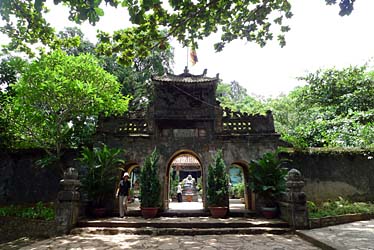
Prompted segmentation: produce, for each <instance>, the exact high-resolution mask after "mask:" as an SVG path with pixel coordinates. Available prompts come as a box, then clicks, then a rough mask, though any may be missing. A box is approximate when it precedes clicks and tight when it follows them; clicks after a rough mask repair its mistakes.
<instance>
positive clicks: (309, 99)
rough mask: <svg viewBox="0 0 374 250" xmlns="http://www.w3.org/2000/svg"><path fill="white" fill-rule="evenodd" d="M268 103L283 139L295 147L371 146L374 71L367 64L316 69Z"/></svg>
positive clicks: (373, 110) (373, 129)
mask: <svg viewBox="0 0 374 250" xmlns="http://www.w3.org/2000/svg"><path fill="white" fill-rule="evenodd" d="M299 79H300V80H304V81H306V82H307V85H306V86H304V87H299V88H297V89H295V90H294V91H292V92H291V93H290V94H289V95H287V96H283V97H280V98H277V99H275V100H272V101H271V102H269V103H268V105H269V106H270V107H271V109H272V110H273V111H274V118H275V124H276V128H277V131H278V132H281V134H282V137H283V139H285V140H287V141H289V142H291V143H292V144H294V146H298V147H326V146H327V147H373V146H374V144H373V138H374V126H373V124H374V115H373V114H374V101H373V98H372V96H373V95H374V73H373V72H370V71H368V69H367V67H366V66H363V67H348V68H344V69H341V70H338V69H334V68H333V69H325V70H318V71H316V72H315V73H310V74H308V75H306V76H304V77H301V78H299Z"/></svg>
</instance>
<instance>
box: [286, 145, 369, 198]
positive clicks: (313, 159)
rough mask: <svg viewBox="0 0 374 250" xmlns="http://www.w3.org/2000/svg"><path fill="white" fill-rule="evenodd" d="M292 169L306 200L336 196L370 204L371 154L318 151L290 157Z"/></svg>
mask: <svg viewBox="0 0 374 250" xmlns="http://www.w3.org/2000/svg"><path fill="white" fill-rule="evenodd" d="M290 156H291V159H292V160H293V163H292V167H293V168H296V169H298V170H300V172H301V173H302V175H303V176H304V178H305V181H306V186H305V188H304V191H305V193H306V195H307V199H308V200H312V201H316V202H319V201H325V200H328V199H336V198H338V197H339V196H341V197H343V198H346V199H350V200H356V201H374V158H373V156H374V151H372V152H370V151H369V152H368V151H364V150H351V151H338V150H318V149H313V150H309V151H295V152H293V153H291V154H290Z"/></svg>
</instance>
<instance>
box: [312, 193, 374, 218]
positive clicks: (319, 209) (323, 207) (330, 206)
mask: <svg viewBox="0 0 374 250" xmlns="http://www.w3.org/2000/svg"><path fill="white" fill-rule="evenodd" d="M307 206H308V212H309V217H310V218H322V217H327V216H337V215H343V214H357V213H374V204H372V203H365V202H350V201H348V200H345V199H343V198H342V197H339V198H338V199H337V200H336V201H326V202H323V203H322V204H320V205H318V206H317V205H316V204H315V203H314V202H312V201H308V202H307Z"/></svg>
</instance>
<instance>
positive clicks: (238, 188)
mask: <svg viewBox="0 0 374 250" xmlns="http://www.w3.org/2000/svg"><path fill="white" fill-rule="evenodd" d="M231 192H232V196H234V197H235V198H244V192H245V185H244V183H243V182H241V183H237V184H235V185H233V186H232V187H231Z"/></svg>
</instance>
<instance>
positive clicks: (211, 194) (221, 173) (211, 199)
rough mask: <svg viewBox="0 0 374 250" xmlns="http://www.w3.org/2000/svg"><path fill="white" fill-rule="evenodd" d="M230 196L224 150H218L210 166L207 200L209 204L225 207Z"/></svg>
mask: <svg viewBox="0 0 374 250" xmlns="http://www.w3.org/2000/svg"><path fill="white" fill-rule="evenodd" d="M228 198H229V175H228V174H227V169H226V165H225V162H224V161H223V156H222V150H219V151H217V153H216V155H215V157H214V159H213V162H212V163H211V164H209V167H208V186H207V202H208V205H209V206H212V207H214V206H217V207H225V206H227V205H228Z"/></svg>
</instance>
